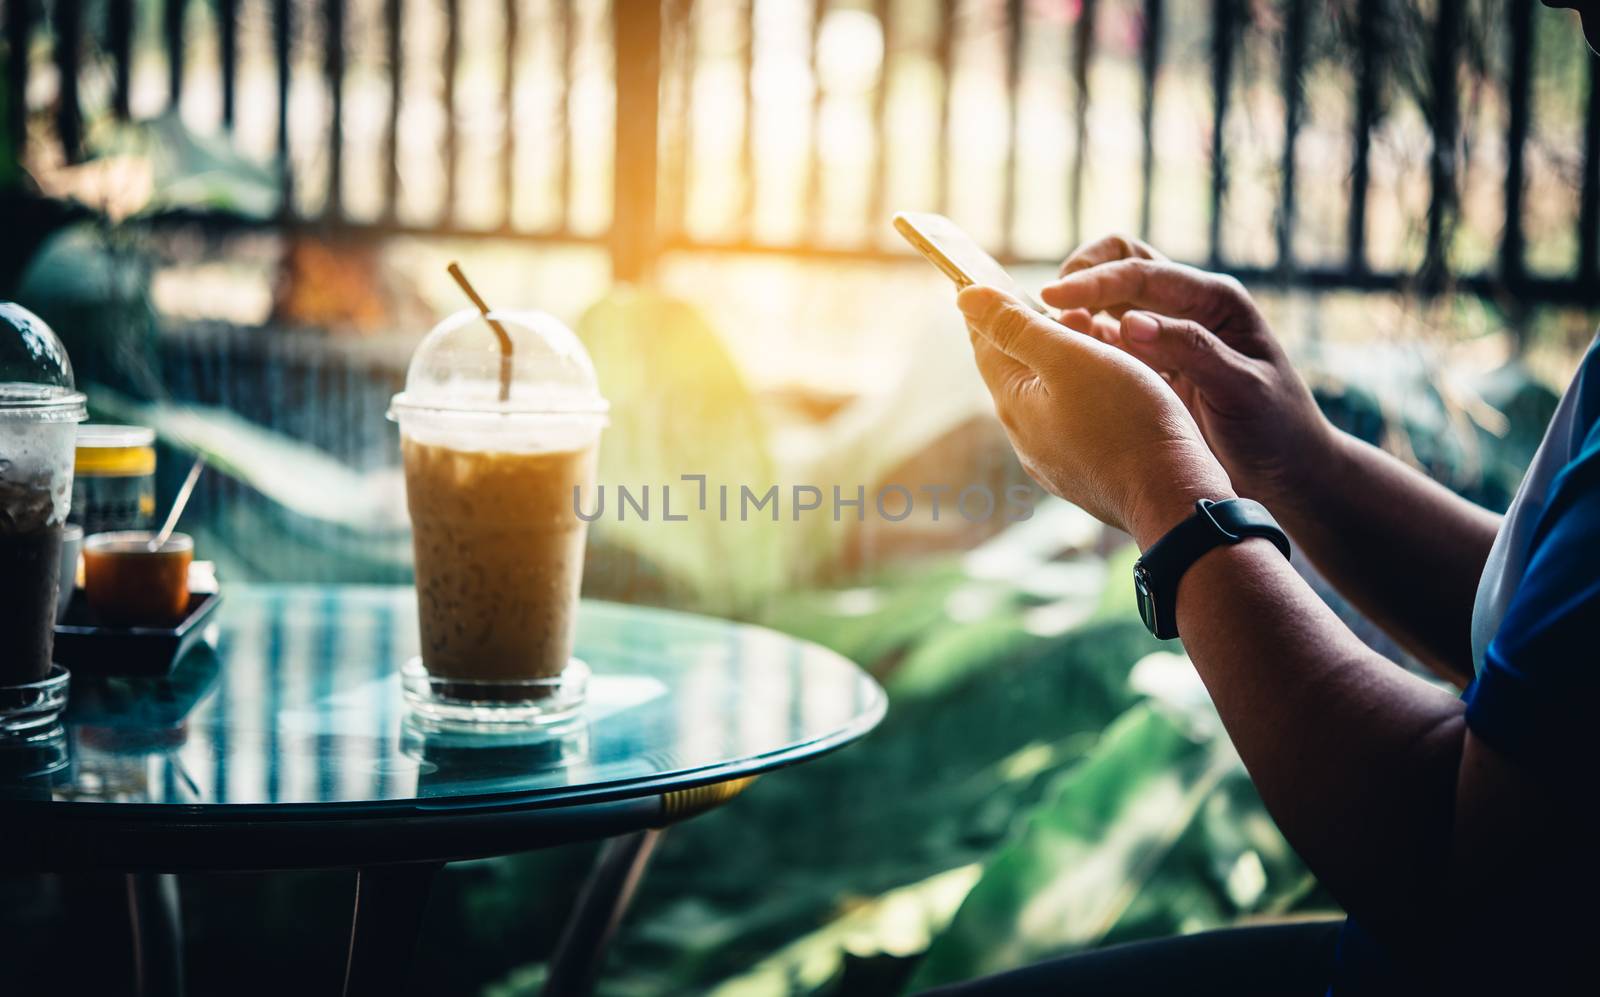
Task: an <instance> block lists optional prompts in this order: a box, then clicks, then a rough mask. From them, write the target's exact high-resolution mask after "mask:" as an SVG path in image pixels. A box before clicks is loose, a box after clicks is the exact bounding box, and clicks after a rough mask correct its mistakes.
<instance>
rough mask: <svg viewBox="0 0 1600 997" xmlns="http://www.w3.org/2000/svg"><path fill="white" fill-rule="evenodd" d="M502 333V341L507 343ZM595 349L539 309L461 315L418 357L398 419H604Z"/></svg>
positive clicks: (396, 409)
mask: <svg viewBox="0 0 1600 997" xmlns="http://www.w3.org/2000/svg"><path fill="white" fill-rule="evenodd" d="M502 334H503V338H502ZM609 407H610V406H609V405H608V404H607V402H606V400H605V399H604V398H603V397H601V395H600V387H599V384H598V382H597V381H596V379H595V373H594V364H593V363H592V362H591V361H590V359H589V354H588V351H586V350H585V349H584V348H583V344H582V343H581V342H579V341H578V337H577V336H576V335H574V334H573V332H572V330H571V329H568V328H567V327H566V326H565V325H563V324H562V323H561V321H560V320H559V319H557V318H555V317H554V316H552V315H548V314H546V313H544V312H536V311H500V310H496V311H492V312H490V313H489V314H488V316H487V317H485V316H483V315H481V314H479V313H478V312H476V311H473V310H472V309H466V310H463V311H459V312H457V313H455V314H454V315H451V316H450V317H449V318H447V319H445V320H444V321H443V322H440V323H439V324H438V325H436V326H434V328H433V331H432V332H430V333H428V335H427V336H426V337H425V338H424V339H423V340H422V342H421V343H420V344H418V346H417V350H416V352H415V353H413V354H412V356H411V366H410V368H409V369H408V370H407V371H406V387H405V390H404V391H402V392H401V393H400V394H398V395H395V397H394V401H393V403H392V404H391V410H390V412H391V415H395V414H399V413H404V412H407V411H411V412H418V411H430V410H431V411H436V412H462V413H467V412H472V413H504V414H550V415H569V416H591V417H595V418H603V417H604V415H605V412H606V411H607V409H608V408H609Z"/></svg>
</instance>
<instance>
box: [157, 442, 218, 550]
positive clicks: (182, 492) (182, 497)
mask: <svg viewBox="0 0 1600 997" xmlns="http://www.w3.org/2000/svg"><path fill="white" fill-rule="evenodd" d="M205 466H206V455H205V454H201V455H199V456H198V457H196V458H195V459H194V466H193V467H191V468H189V476H188V477H187V478H184V479H183V487H181V488H179V489H178V497H177V498H175V499H173V500H172V511H171V512H169V513H167V521H166V522H165V523H162V524H161V532H160V533H157V534H156V538H155V539H154V540H152V541H150V543H149V545H148V547H147V549H148V550H149V551H150V552H151V553H152V554H154V553H155V552H156V551H158V550H160V549H161V548H163V547H165V546H166V545H167V539H168V538H169V537H171V536H172V531H173V530H174V529H176V528H177V526H178V517H179V516H181V515H183V507H184V506H186V505H188V504H189V496H190V495H193V494H194V483H195V482H196V481H199V480H200V471H201V470H202V469H203V468H204V467H205Z"/></svg>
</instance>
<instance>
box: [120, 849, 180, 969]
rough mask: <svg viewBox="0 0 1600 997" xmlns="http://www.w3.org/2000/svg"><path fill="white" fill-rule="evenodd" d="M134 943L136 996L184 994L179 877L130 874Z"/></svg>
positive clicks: (130, 919)
mask: <svg viewBox="0 0 1600 997" xmlns="http://www.w3.org/2000/svg"><path fill="white" fill-rule="evenodd" d="M123 883H124V888H125V889H126V891H127V897H128V927H129V933H130V935H131V936H132V942H133V974H134V992H135V993H137V994H140V995H144V994H180V995H181V994H182V993H183V910H182V908H181V907H180V906H179V901H178V877H177V876H174V875H172V874H171V873H154V872H130V873H128V874H127V875H125V876H123Z"/></svg>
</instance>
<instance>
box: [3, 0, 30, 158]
mask: <svg viewBox="0 0 1600 997" xmlns="http://www.w3.org/2000/svg"><path fill="white" fill-rule="evenodd" d="M32 7H33V5H32V4H30V3H27V2H26V0H10V2H8V3H7V4H6V131H7V132H8V135H7V137H8V138H9V139H10V144H11V156H12V159H13V160H14V161H17V162H20V161H21V160H22V153H23V150H24V148H25V147H26V146H27V141H28V48H29V44H28V43H29V41H30V40H31V39H32V37H33V9H32Z"/></svg>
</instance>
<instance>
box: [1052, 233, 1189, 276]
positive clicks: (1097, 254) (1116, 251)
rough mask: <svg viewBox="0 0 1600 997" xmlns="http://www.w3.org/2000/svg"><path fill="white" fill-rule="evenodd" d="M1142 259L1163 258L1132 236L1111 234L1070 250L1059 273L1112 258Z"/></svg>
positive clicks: (1072, 270) (1108, 261)
mask: <svg viewBox="0 0 1600 997" xmlns="http://www.w3.org/2000/svg"><path fill="white" fill-rule="evenodd" d="M1126 259H1144V260H1165V259H1166V257H1165V256H1163V255H1162V254H1161V253H1160V252H1159V251H1157V250H1156V249H1154V248H1153V247H1151V246H1150V245H1149V244H1147V243H1145V242H1141V241H1140V240H1138V239H1135V238H1133V237H1132V236H1127V235H1120V234H1115V233H1114V234H1112V235H1106V236H1101V237H1100V238H1098V239H1095V240H1094V241H1093V242H1086V243H1084V244H1083V245H1082V246H1079V247H1078V248H1077V249H1075V250H1073V251H1072V255H1070V256H1068V257H1067V258H1066V260H1065V261H1064V262H1063V263H1062V264H1061V275H1062V276H1066V275H1067V274H1069V273H1074V272H1076V271H1078V270H1084V269H1087V268H1088V267H1095V266H1099V265H1100V264H1102V263H1110V262H1111V261H1112V260H1126Z"/></svg>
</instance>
